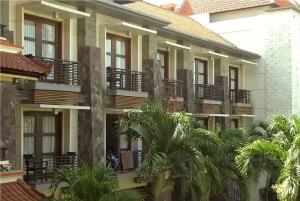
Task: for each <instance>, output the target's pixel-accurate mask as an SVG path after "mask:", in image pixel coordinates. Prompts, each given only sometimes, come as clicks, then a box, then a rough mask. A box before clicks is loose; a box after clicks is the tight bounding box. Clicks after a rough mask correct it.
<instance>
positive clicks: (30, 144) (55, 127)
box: [23, 112, 62, 159]
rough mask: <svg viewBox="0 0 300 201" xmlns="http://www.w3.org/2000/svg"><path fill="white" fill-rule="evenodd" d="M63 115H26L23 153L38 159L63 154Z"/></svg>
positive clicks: (31, 113) (47, 113)
mask: <svg viewBox="0 0 300 201" xmlns="http://www.w3.org/2000/svg"><path fill="white" fill-rule="evenodd" d="M61 121H62V115H61V114H59V115H54V114H53V113H50V112H26V113H25V114H24V127H23V128H24V129H23V131H24V137H23V153H24V154H29V155H32V156H33V157H34V158H36V159H41V158H42V157H43V156H54V155H57V154H61V128H60V126H61Z"/></svg>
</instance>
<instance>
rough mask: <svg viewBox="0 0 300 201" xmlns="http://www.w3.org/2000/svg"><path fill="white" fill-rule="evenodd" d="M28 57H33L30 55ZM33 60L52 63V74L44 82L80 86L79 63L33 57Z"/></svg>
mask: <svg viewBox="0 0 300 201" xmlns="http://www.w3.org/2000/svg"><path fill="white" fill-rule="evenodd" d="M28 57H31V56H30V55H28ZM32 58H33V59H34V60H36V61H39V62H41V63H45V64H49V63H50V64H51V65H52V66H53V67H52V70H51V72H50V74H49V75H48V76H47V78H46V79H45V80H44V81H46V82H53V83H56V84H68V85H78V80H79V76H78V63H77V62H73V61H67V60H60V59H51V58H45V57H36V56H33V57H32Z"/></svg>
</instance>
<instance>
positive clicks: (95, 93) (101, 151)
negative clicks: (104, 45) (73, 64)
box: [78, 46, 106, 167]
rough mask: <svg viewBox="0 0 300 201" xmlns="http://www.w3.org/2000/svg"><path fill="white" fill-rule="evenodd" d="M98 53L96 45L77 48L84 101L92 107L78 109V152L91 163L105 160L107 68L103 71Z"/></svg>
mask: <svg viewBox="0 0 300 201" xmlns="http://www.w3.org/2000/svg"><path fill="white" fill-rule="evenodd" d="M99 55H100V49H99V48H96V47H90V46H86V47H80V48H79V49H78V61H79V63H80V77H81V91H82V94H83V97H84V103H85V104H87V105H89V106H90V107H91V109H90V110H80V111H79V112H78V120H79V122H78V125H79V126H78V127H79V128H78V129H79V130H78V138H79V139H78V154H79V160H80V162H82V163H84V164H87V165H89V166H91V167H92V166H96V165H99V164H100V163H104V162H105V159H106V157H105V144H106V143H105V140H106V139H105V123H106V116H105V110H104V102H105V100H104V93H105V82H103V80H102V79H101V77H102V75H105V72H103V71H102V68H101V65H100V56H99Z"/></svg>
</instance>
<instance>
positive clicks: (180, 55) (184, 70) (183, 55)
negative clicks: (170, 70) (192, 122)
mask: <svg viewBox="0 0 300 201" xmlns="http://www.w3.org/2000/svg"><path fill="white" fill-rule="evenodd" d="M178 43H179V44H182V45H186V46H189V44H187V43H184V42H182V41H178ZM193 72H194V59H193V56H192V53H191V51H189V50H183V49H177V79H178V80H181V81H183V82H184V85H183V96H184V104H185V109H186V111H187V112H189V113H194V112H195V100H194V74H193Z"/></svg>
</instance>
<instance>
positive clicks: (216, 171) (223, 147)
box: [193, 129, 248, 201]
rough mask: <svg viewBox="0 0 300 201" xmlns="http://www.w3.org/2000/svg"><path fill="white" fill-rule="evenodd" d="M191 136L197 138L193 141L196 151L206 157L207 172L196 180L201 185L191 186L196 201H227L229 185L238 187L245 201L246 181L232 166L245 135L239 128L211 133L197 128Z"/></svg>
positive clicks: (217, 130)
mask: <svg viewBox="0 0 300 201" xmlns="http://www.w3.org/2000/svg"><path fill="white" fill-rule="evenodd" d="M194 134H195V135H197V137H196V138H195V142H196V144H197V147H198V150H199V151H200V152H201V153H202V154H203V156H204V158H205V169H206V172H205V174H203V175H202V176H201V177H202V178H201V177H200V178H199V180H201V181H202V182H199V183H198V184H197V183H194V185H193V187H194V189H195V190H196V192H197V195H198V196H197V197H198V200H201V201H209V200H229V199H230V198H231V195H230V192H229V189H228V185H229V184H235V185H237V187H238V188H239V189H240V192H241V194H240V197H241V200H247V199H248V191H247V181H246V179H245V178H244V177H243V175H241V174H240V172H239V171H238V169H237V166H236V165H235V163H234V159H235V156H236V154H237V152H236V150H237V148H240V147H242V146H243V145H244V144H245V143H246V142H247V141H248V136H247V134H246V133H245V132H244V131H243V130H241V129H227V130H225V131H222V130H221V129H216V130H215V131H214V132H210V131H207V130H204V129H196V130H195V131H194ZM203 178H204V179H203ZM203 180H205V181H206V183H204V182H203Z"/></svg>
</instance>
